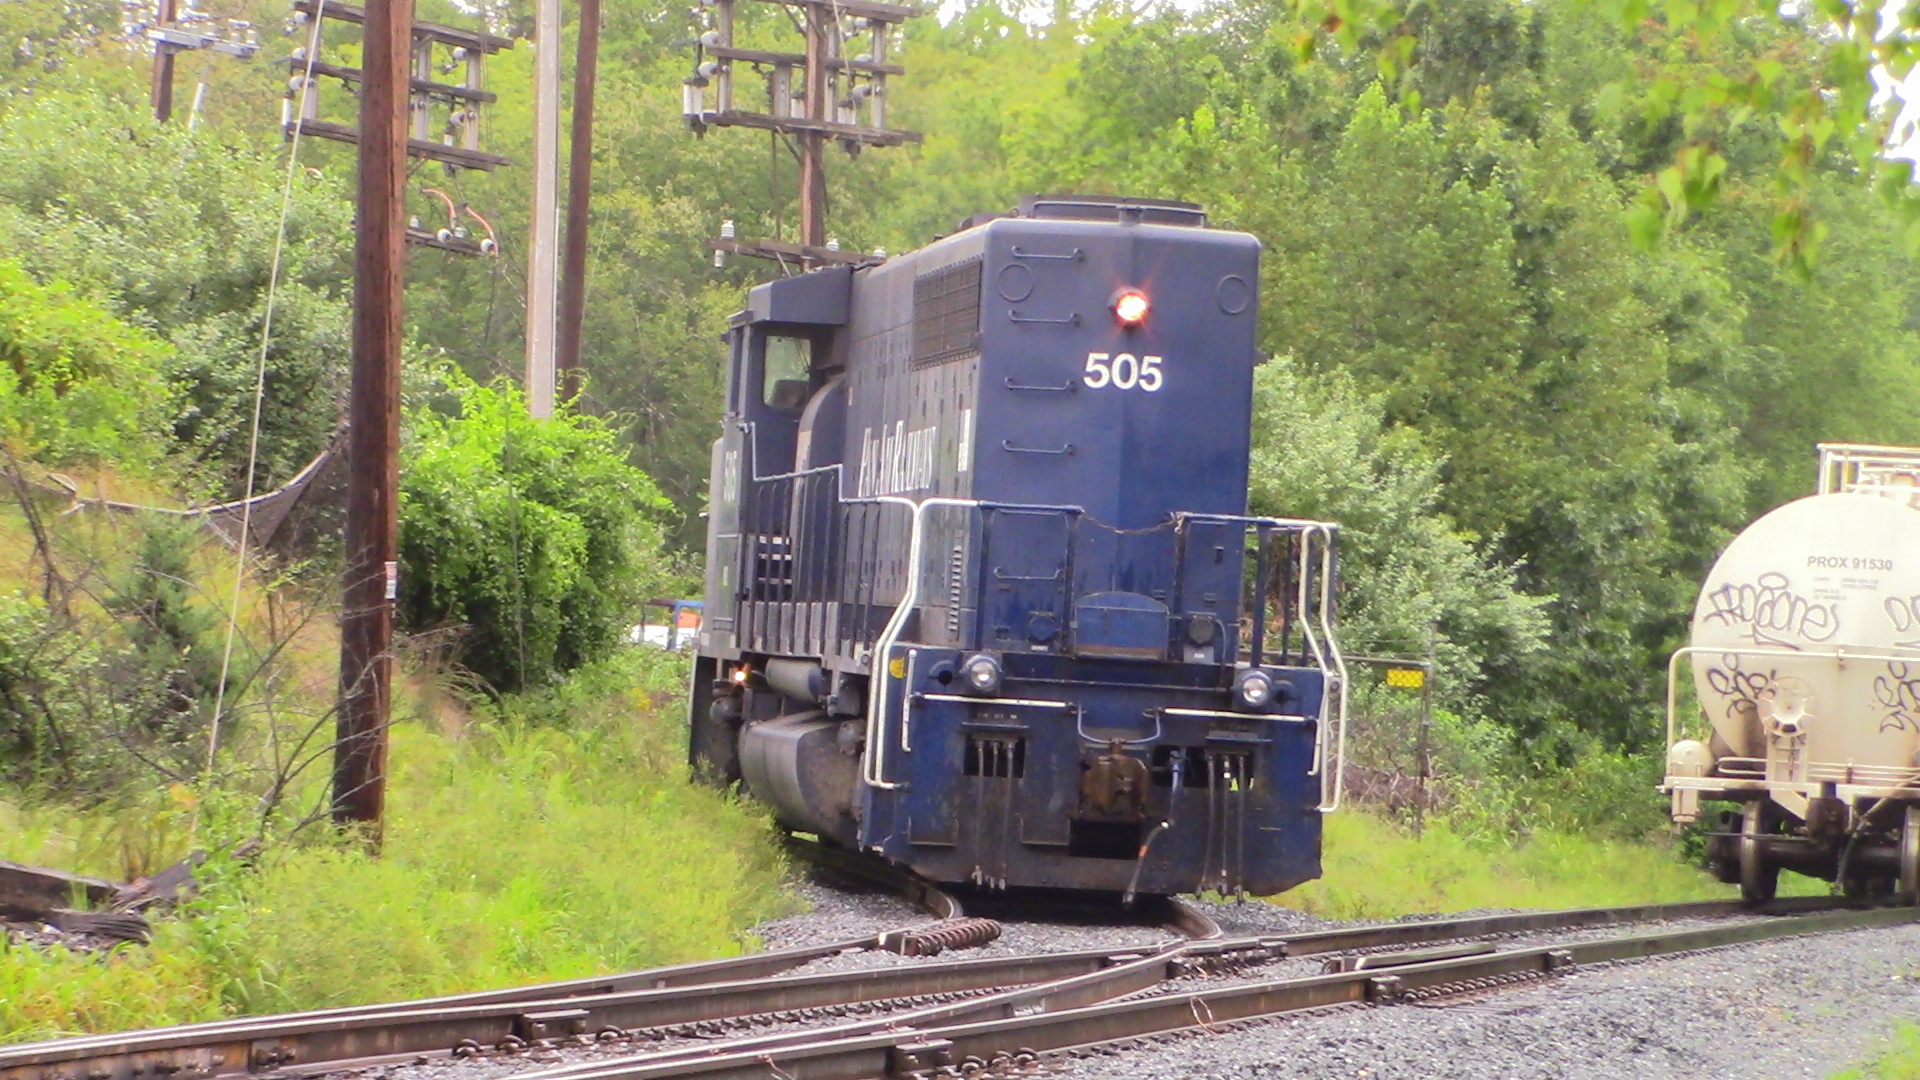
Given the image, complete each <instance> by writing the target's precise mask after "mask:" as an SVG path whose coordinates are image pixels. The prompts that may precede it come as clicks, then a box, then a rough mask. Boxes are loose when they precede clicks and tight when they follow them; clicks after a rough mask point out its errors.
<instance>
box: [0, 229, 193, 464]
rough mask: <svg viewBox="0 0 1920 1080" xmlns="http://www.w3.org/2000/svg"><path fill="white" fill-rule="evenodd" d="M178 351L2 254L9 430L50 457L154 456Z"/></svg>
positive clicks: (133, 460)
mask: <svg viewBox="0 0 1920 1080" xmlns="http://www.w3.org/2000/svg"><path fill="white" fill-rule="evenodd" d="M171 359H172V350H171V349H169V348H167V347H166V345H165V344H163V343H162V342H160V341H158V340H156V339H155V338H154V337H153V336H152V335H151V334H148V333H146V332H145V331H142V330H139V329H136V328H134V327H131V326H128V325H127V324H125V323H123V322H121V321H120V320H118V319H115V318H114V317H113V316H112V315H110V314H108V313H107V312H106V311H104V310H102V309H101V307H100V306H99V305H98V304H95V303H92V302H91V301H88V300H86V299H84V298H82V297H78V296H75V295H74V293H73V290H72V289H71V288H68V287H66V286H61V285H51V286H43V285H39V284H36V283H35V282H34V281H33V279H32V278H30V277H28V276H27V274H26V272H25V271H23V270H21V268H20V264H19V263H17V262H13V261H11V260H0V438H4V439H5V440H6V441H7V442H8V443H10V444H11V446H12V447H13V449H14V451H15V452H17V453H18V454H19V455H20V456H22V457H32V458H35V459H38V460H40V461H42V462H45V463H46V464H49V465H75V464H100V463H102V462H112V463H114V464H117V465H121V466H123V467H126V466H130V467H138V466H140V465H142V464H151V463H152V462H153V461H154V460H155V459H156V458H158V457H160V456H161V454H162V453H163V452H164V446H165V444H164V442H163V441H162V438H163V435H164V431H165V427H166V422H167V420H168V419H169V413H170V410H169V407H168V405H169V402H168V396H169V395H168V389H167V386H166V384H165V383H164V382H163V380H162V377H161V370H162V368H163V367H164V366H165V365H166V364H167V363H168V362H169V361H170V360H171Z"/></svg>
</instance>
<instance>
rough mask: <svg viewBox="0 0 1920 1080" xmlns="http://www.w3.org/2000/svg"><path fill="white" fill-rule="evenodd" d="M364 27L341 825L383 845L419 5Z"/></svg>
mask: <svg viewBox="0 0 1920 1080" xmlns="http://www.w3.org/2000/svg"><path fill="white" fill-rule="evenodd" d="M365 26H366V36H365V45H364V50H365V51H364V60H363V64H364V66H363V68H362V70H361V79H362V84H361V91H360V125H359V127H360V131H359V143H360V177H359V196H358V201H357V203H356V206H357V220H356V223H355V229H354V249H353V255H354V267H353V380H352V389H351V398H350V400H349V403H348V407H347V408H348V418H349V423H350V425H351V427H350V430H349V433H348V437H347V438H348V441H347V469H348V472H347V537H346V539H347V553H346V554H347V560H346V596H345V604H344V609H343V610H342V612H341V617H340V717H339V721H338V740H337V742H336V743H335V746H334V759H333V817H334V820H335V821H336V822H339V823H341V824H363V825H366V826H368V827H370V828H372V830H373V836H372V838H371V839H372V842H373V843H374V844H375V845H378V843H379V839H380V835H379V829H380V821H381V813H382V810H383V809H384V807H385V803H386V771H387V717H388V703H389V695H390V691H391V685H392V678H393V655H392V651H393V650H392V646H393V602H394V598H395V586H396V584H397V581H398V572H397V566H398V564H397V562H396V560H397V559H398V557H399V550H398V549H399V540H400V535H399V534H400V518H399V497H398V496H399V487H400V342H401V324H400V312H401V293H402V285H403V271H404V269H405V265H406V235H407V215H406V180H407V113H408V109H409V107H410V97H411V94H410V89H409V87H410V77H411V62H412V58H413V57H412V41H413V33H412V29H413V0H369V2H368V4H367V6H366V15H365Z"/></svg>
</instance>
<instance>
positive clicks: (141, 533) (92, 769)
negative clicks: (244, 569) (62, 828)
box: [0, 497, 250, 806]
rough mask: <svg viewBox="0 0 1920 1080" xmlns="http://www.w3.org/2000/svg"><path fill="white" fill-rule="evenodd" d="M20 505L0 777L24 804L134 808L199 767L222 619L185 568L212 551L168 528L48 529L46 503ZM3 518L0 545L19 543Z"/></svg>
mask: <svg viewBox="0 0 1920 1080" xmlns="http://www.w3.org/2000/svg"><path fill="white" fill-rule="evenodd" d="M33 502H34V503H37V504H39V505H38V506H37V509H36V513H37V514H38V515H39V516H40V517H41V519H42V521H43V528H44V529H45V530H46V532H45V535H46V536H47V540H48V548H47V549H45V550H43V551H41V552H39V553H38V554H37V555H36V560H37V566H36V567H35V568H34V569H36V570H38V571H39V572H38V573H34V574H30V575H26V576H27V577H29V578H38V581H37V582H31V583H30V581H23V580H18V579H14V580H8V581H5V582H4V583H0V777H4V778H5V779H6V780H9V781H11V782H12V783H14V784H15V785H18V787H19V788H20V789H21V790H23V791H24V792H26V793H27V794H28V795H29V796H30V797H31V798H33V799H36V800H39V799H53V800H57V801H61V802H67V803H73V804H82V805H97V804H110V805H115V806H121V805H125V804H126V803H128V802H129V801H131V802H133V803H136V804H137V803H141V802H142V801H143V795H142V793H143V791H150V790H151V787H150V785H153V784H155V783H156V782H157V783H160V784H166V783H172V782H176V781H183V780H186V779H188V778H191V777H192V776H194V775H195V774H196V773H197V772H198V771H199V770H200V767H201V764H202V763H203V761H204V758H205V754H206V745H205V741H206V728H205V724H206V721H207V716H208V708H207V706H209V705H210V704H211V700H212V697H213V694H214V690H215V687H216V684H217V682H218V678H219V665H220V657H221V653H220V637H219V635H218V634H217V633H216V630H217V629H219V628H220V627H221V626H222V620H221V619H220V614H221V612H220V610H219V608H218V606H217V605H216V603H215V602H214V601H213V600H212V598H210V597H208V596H207V595H206V594H205V593H203V592H202V591H201V589H200V585H199V582H200V580H202V578H203V573H202V572H201V571H200V569H199V568H198V567H197V566H195V565H194V562H195V559H196V558H197V557H200V556H202V555H203V549H204V548H205V547H206V546H209V545H213V544H215V543H216V541H214V540H213V539H212V537H211V536H210V535H208V534H207V533H205V532H204V531H203V530H202V529H201V527H200V526H198V525H197V524H193V523H182V522H180V521H177V520H173V519H157V520H146V519H132V520H126V521H108V522H98V521H87V520H85V519H84V518H81V519H79V520H75V519H65V520H59V519H55V520H54V521H53V522H52V524H50V525H49V524H46V521H47V519H49V518H52V517H53V506H51V505H49V504H50V503H51V500H47V499H44V498H41V497H35V498H34V499H33ZM9 510H10V512H8V513H5V514H0V541H3V542H4V546H11V544H12V542H14V541H17V540H19V539H21V534H22V533H26V532H28V528H27V526H26V524H25V523H24V522H23V521H21V520H20V516H21V515H20V506H19V504H17V503H16V504H15V505H13V506H12V507H10V508H9ZM49 566H50V567H51V568H52V570H53V572H52V573H48V572H47V568H48V567H49ZM36 586H37V587H36ZM249 660H250V657H249V655H248V652H247V650H245V649H244V648H243V649H241V650H239V652H238V655H237V663H236V668H235V670H236V673H237V674H240V675H241V676H242V677H244V676H245V674H246V672H247V671H248V665H249Z"/></svg>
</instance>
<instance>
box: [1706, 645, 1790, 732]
mask: <svg viewBox="0 0 1920 1080" xmlns="http://www.w3.org/2000/svg"><path fill="white" fill-rule="evenodd" d="M1720 664H1721V665H1723V666H1719V667H1711V668H1708V669H1707V686H1708V687H1709V688H1710V689H1711V690H1712V691H1713V692H1714V693H1716V694H1718V695H1720V699H1721V700H1722V701H1724V702H1726V703H1727V707H1726V717H1727V719H1729V720H1735V721H1743V720H1750V719H1752V718H1753V717H1755V716H1757V715H1758V714H1759V710H1760V692H1761V691H1763V690H1765V689H1766V688H1767V687H1769V686H1772V685H1773V682H1774V680H1775V679H1776V678H1778V677H1779V674H1780V673H1779V672H1778V671H1777V670H1774V669H1768V670H1767V671H1766V673H1764V674H1762V673H1760V672H1757V671H1741V670H1740V656H1739V654H1737V653H1727V654H1726V655H1725V656H1722V657H1721V658H1720Z"/></svg>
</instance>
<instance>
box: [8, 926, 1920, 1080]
mask: <svg viewBox="0 0 1920 1080" xmlns="http://www.w3.org/2000/svg"><path fill="white" fill-rule="evenodd" d="M933 891H934V892H938V890H933ZM920 902H921V903H922V905H923V906H924V907H926V908H927V909H928V910H929V911H939V912H942V913H943V914H944V918H942V919H940V920H938V921H936V922H934V923H931V924H924V925H923V926H921V927H918V928H914V927H908V928H901V929H900V930H897V931H889V932H887V933H883V934H877V935H873V936H870V937H866V938H858V939H851V940H848V941H842V942H833V943H828V944H823V945H818V946H809V947H806V948H799V949H787V950H781V951H779V952H773V953H764V954H758V955H755V956H749V957H739V958H734V959H729V960H718V961H708V962H704V963H697V964H684V965H677V966H674V967H665V968H655V969H651V970H647V971H637V972H631V973H627V974H623V975H615V976H608V977H604V978H598V979H582V980H574V981H571V982H562V983H548V984H543V985H539V986H532V987H522V988H516V989H511V990H499V991H488V992H484V993H479V994H464V995H458V996H454V997H443V998H434V999H427V1000H420V1001H409V1002H400V1003H395V1004H390V1005H381V1006H373V1007H367V1008H353V1009H330V1010H322V1011H318V1012H309V1013H297V1014H290V1015H283V1016H270V1017H258V1018H251V1019H241V1020H231V1021H221V1022H216V1023H211V1024H195V1025H187V1026H184V1027H176V1028H163V1029H154V1030H150V1031H139V1032H131V1033H124V1034H114V1035H98V1036H88V1037H84V1038H78V1039H66V1040H59V1041H53V1042H44V1043H33V1044H24V1045H20V1046H14V1047H4V1048H0V1080H148V1078H154V1080H207V1078H216V1077H241V1076H247V1075H250V1074H251V1075H271V1076H277V1077H288V1076H311V1075H319V1074H326V1073H337V1072H344V1071H350V1070H354V1069H361V1068H366V1067H368V1066H372V1065H382V1064H384V1065H395V1064H398V1065H405V1064H407V1063H410V1062H411V1063H424V1062H431V1061H432V1060H434V1059H436V1058H440V1059H444V1058H446V1057H448V1056H454V1057H482V1058H490V1059H520V1060H518V1061H515V1062H513V1063H514V1064H521V1065H524V1066H525V1067H524V1068H523V1069H522V1070H521V1071H520V1072H519V1073H518V1074H517V1080H652V1078H656V1077H732V1076H740V1077H746V1076H752V1077H755V1078H767V1077H775V1078H779V1077H791V1078H794V1080H833V1078H842V1080H858V1078H867V1077H882V1076H895V1077H908V1076H926V1077H933V1076H937V1075H943V1074H944V1075H954V1074H959V1075H962V1076H984V1075H987V1074H992V1073H1009V1072H1018V1071H1020V1070H1021V1069H1023V1068H1029V1067H1031V1066H1032V1065H1033V1064H1034V1063H1035V1062H1036V1061H1037V1060H1038V1059H1039V1057H1041V1056H1045V1055H1053V1054H1060V1053H1072V1052H1075V1051H1076V1049H1082V1048H1088V1047H1093V1046H1097V1045H1102V1044H1109V1043H1113V1042H1115V1041H1116V1040H1127V1039H1137V1038H1142V1037H1150V1036H1158V1035H1163V1034H1167V1033H1171V1032H1178V1031H1183V1030H1188V1029H1194V1030H1214V1031H1217V1030H1219V1029H1221V1028H1222V1027H1224V1026H1227V1025H1231V1024H1235V1023H1239V1022H1243V1021H1248V1020H1253V1019H1257V1018H1262V1017H1269V1016H1275V1015H1280V1014H1283V1013H1287V1012H1293V1011H1298V1010H1301V1009H1310V1008H1319V1007H1324V1006H1328V1005H1337V1004H1343V1003H1362V1002H1365V1003H1375V1004H1389V1003H1393V1002H1398V1001H1403V1000H1409V999H1419V998H1423V997H1429V996H1433V995H1438V994H1447V993H1457V992H1461V991H1463V990H1481V989H1488V988H1494V987H1498V986H1502V985H1506V984H1509V983H1513V982H1519V981H1526V980H1531V979H1537V978H1542V977H1550V976H1553V975H1556V974H1561V973H1565V972H1567V971H1570V970H1574V969H1575V968H1577V967H1579V966H1580V965H1583V964H1594V963H1602V962H1608V961H1615V960H1624V959H1635V958H1642V957H1651V956H1659V955H1665V954H1672V953H1678V952H1687V951H1694V950H1699V949H1708V948H1717V947H1722V946H1726V945H1734V944H1741V943H1746V942H1752V941H1761V940H1766V939H1770V938H1779V937H1787V936H1793V935H1798V934H1807V933H1819V932H1831V931H1837V930H1850V929H1861V928H1867V927H1876V926H1891V925H1897V924H1901V923H1907V922H1913V921H1920V909H1914V908H1870V909H1858V908H1846V907H1843V906H1842V902H1841V901H1839V900H1830V899H1827V898H1805V899H1798V900H1785V901H1778V902H1776V903H1774V904H1772V905H1769V906H1767V907H1766V908H1763V909H1755V908H1752V907H1749V906H1744V905H1742V904H1739V903H1737V902H1706V903H1691V904H1668V905H1651V906H1644V907H1631V908H1598V909H1589V910H1578V911H1553V912H1533V913H1522V914H1513V915H1496V916H1475V917H1467V918H1456V919H1433V920H1423V921H1414V922H1398V923H1389V924H1384V925H1378V926H1364V927H1352V928H1343V929H1337V930H1323V931H1313V932H1308V933H1294V934H1281V935H1266V936H1259V937H1225V936H1221V935H1220V934H1219V933H1218V928H1217V927H1214V926H1212V923H1211V920H1208V919H1206V918H1205V916H1204V915H1203V914H1201V913H1199V912H1197V911H1194V910H1193V909H1192V908H1190V907H1189V906H1188V905H1184V904H1177V903H1176V904H1174V905H1173V906H1172V907H1171V908H1170V909H1162V912H1161V914H1162V915H1163V916H1164V917H1165V918H1166V920H1167V922H1168V923H1169V924H1172V925H1177V926H1179V927H1180V933H1179V935H1178V936H1173V937H1169V939H1168V940H1167V941H1165V942H1164V943H1162V944H1159V945H1150V946H1145V947H1139V946H1136V947H1130V948H1112V949H1093V950H1083V951H1079V952H1065V953H1045V954H1033V955H1023V956H1014V957H994V958H987V959H971V960H947V959H940V960H924V961H922V962H919V963H914V964H905V965H900V966H893V967H868V968H863V969H861V970H857V971H835V972H829V973H824V974H807V973H804V972H796V971H795V970H794V969H796V968H800V967H802V966H804V965H805V964H807V963H810V962H811V961H813V960H817V959H821V958H823V957H827V956H833V955H838V954H841V953H846V952H858V951H864V950H877V949H882V948H886V947H888V944H889V938H890V937H892V938H893V943H894V944H896V945H897V944H898V943H899V941H900V939H901V938H902V937H903V936H905V935H907V934H910V933H912V932H914V931H915V930H924V929H926V927H928V926H931V927H936V928H937V927H939V926H941V925H943V924H950V923H951V922H953V921H954V920H956V919H960V918H964V913H963V912H962V911H961V909H960V908H959V905H958V904H957V903H955V902H954V901H953V899H952V898H951V897H947V896H945V895H944V894H941V895H940V896H933V895H927V896H923V897H922V898H921V901H920ZM1182 912H1185V913H1186V914H1181V913H1182ZM1676 919H1693V920H1698V919H1722V920H1726V921H1725V922H1724V923H1723V924H1722V925H1716V926H1709V927H1705V928H1701V929H1686V930H1674V929H1670V928H1669V929H1661V930H1657V931H1655V932H1653V933H1642V934H1635V935H1622V936H1614V937H1602V938H1597V939H1591V940H1583V941H1577V942H1569V943H1565V944H1548V945H1524V944H1523V945H1518V946H1512V947H1502V945H1501V944H1500V943H1499V942H1497V941H1488V940H1486V939H1488V938H1499V937H1502V936H1512V935H1521V934H1536V935H1537V934H1541V933H1551V932H1557V931H1568V930H1583V931H1590V930H1594V929H1602V928H1607V927H1615V926H1628V925H1632V924H1641V923H1648V922H1664V921H1671V920H1676ZM1447 942H1452V943H1456V944H1453V945H1450V946H1447V947H1443V948H1432V947H1428V948H1418V947H1419V946H1435V945H1437V944H1439V943H1447ZM1303 957H1326V958H1329V959H1328V960H1327V964H1326V970H1325V971H1324V972H1323V973H1321V974H1315V975H1307V976H1299V975H1295V976H1292V977H1264V978H1263V977H1261V974H1262V972H1261V970H1260V969H1262V968H1263V967H1267V966H1268V965H1273V964H1276V963H1277V962H1280V961H1287V960H1296V959H1299V958H1303ZM1294 966H1295V967H1297V966H1298V965H1294ZM1196 976H1215V977H1216V978H1211V979H1204V980H1202V979H1196V978H1195V977H1196ZM1219 976H1231V977H1232V978H1233V979H1234V980H1235V981H1231V982H1225V983H1223V982H1222V980H1221V979H1220V978H1218V977H1219ZM1196 982H1200V983H1204V985H1199V986H1197V987H1196V986H1194V984H1195V983H1196ZM556 1054H558V1055H559V1056H565V1055H566V1054H573V1055H575V1056H576V1057H579V1058H583V1059H584V1060H576V1061H571V1062H562V1063H559V1064H552V1063H550V1062H548V1061H543V1060H542V1059H547V1058H552V1057H554V1056H555V1055H556ZM543 1066H545V1067H543Z"/></svg>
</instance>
